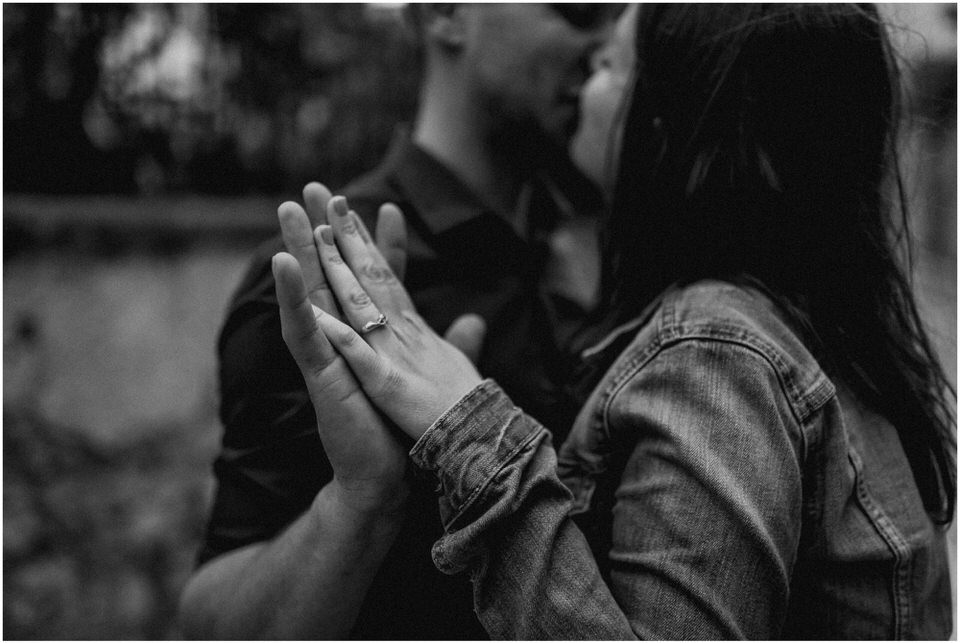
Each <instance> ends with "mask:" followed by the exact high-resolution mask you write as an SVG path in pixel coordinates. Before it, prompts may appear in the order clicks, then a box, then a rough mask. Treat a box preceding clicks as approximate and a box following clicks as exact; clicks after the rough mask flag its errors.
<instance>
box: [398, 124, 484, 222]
mask: <svg viewBox="0 0 960 643" xmlns="http://www.w3.org/2000/svg"><path fill="white" fill-rule="evenodd" d="M385 164H386V166H387V168H388V172H390V174H391V176H392V178H393V179H394V180H395V181H397V182H398V183H399V187H400V188H401V192H402V193H403V194H404V195H405V196H406V197H407V198H408V199H409V200H410V204H411V205H412V206H413V207H414V209H415V210H416V212H417V214H418V215H419V218H420V220H421V221H422V222H423V223H424V224H425V225H426V227H427V229H428V230H429V231H430V232H431V233H432V234H435V235H439V234H442V233H444V232H447V231H448V230H450V229H452V228H455V227H457V226H459V225H461V224H463V223H466V222H467V221H470V220H471V219H475V218H477V217H479V216H481V215H483V214H485V213H490V214H495V213H493V212H492V211H490V209H489V208H487V207H486V206H485V205H484V204H483V203H481V201H480V199H478V198H477V196H476V194H474V192H473V191H472V190H471V189H470V188H468V187H467V186H466V185H464V184H463V182H462V181H461V180H460V179H459V178H458V177H457V176H456V175H455V174H454V173H453V172H452V171H450V169H449V168H447V166H446V165H444V164H443V163H441V162H440V161H439V160H437V158H436V157H434V156H433V155H432V154H430V153H429V152H427V151H426V150H424V149H423V148H422V147H420V146H419V145H417V144H416V143H414V142H413V140H412V138H411V137H410V133H409V130H408V129H407V128H405V127H404V128H401V129H400V130H399V131H398V132H397V134H396V135H395V136H394V138H393V141H392V142H391V144H390V150H389V152H388V153H387V159H386V163H385Z"/></svg>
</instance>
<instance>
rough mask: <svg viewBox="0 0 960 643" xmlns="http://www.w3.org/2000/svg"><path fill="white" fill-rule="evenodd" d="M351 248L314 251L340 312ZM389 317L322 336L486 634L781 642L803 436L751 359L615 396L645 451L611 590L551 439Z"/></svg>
mask: <svg viewBox="0 0 960 643" xmlns="http://www.w3.org/2000/svg"><path fill="white" fill-rule="evenodd" d="M337 241H338V243H339V241H340V238H339V236H338V237H337ZM348 244H349V241H348V240H347V241H346V242H345V243H344V256H345V257H346V262H344V261H343V259H341V257H340V255H339V254H338V251H337V248H336V246H335V245H334V244H333V241H332V239H328V241H327V243H326V245H322V246H320V247H319V251H320V258H321V263H322V264H323V265H324V268H325V269H326V268H327V267H328V265H329V267H330V268H331V273H329V274H331V285H332V287H333V290H334V291H335V292H336V293H337V296H338V298H339V300H340V301H342V302H343V301H347V300H348V299H349V293H353V292H356V291H357V288H358V284H357V282H356V281H355V280H353V281H351V279H350V275H349V274H341V276H339V277H337V278H336V279H334V278H333V274H334V273H336V272H338V271H339V272H340V273H343V271H344V268H343V265H344V263H346V264H347V265H348V266H350V267H354V266H356V265H362V264H363V262H364V261H367V260H369V258H357V257H353V258H351V256H352V255H353V254H354V252H355V250H351V251H349V253H348V251H347V248H348ZM348 272H349V271H348ZM370 297H371V299H372V300H373V302H374V303H376V302H378V301H384V302H386V300H385V299H383V298H380V297H377V296H376V293H371V295H370ZM384 305H385V306H387V305H389V304H388V303H384ZM391 319H392V320H395V321H391V323H390V325H389V326H387V327H384V328H383V329H378V330H377V331H376V334H375V335H373V336H370V335H367V336H365V339H366V341H364V340H363V339H361V338H360V337H359V336H358V335H357V334H356V332H354V331H353V330H352V329H351V328H350V327H349V326H347V325H346V324H343V323H341V322H338V321H337V320H334V319H332V318H330V317H329V316H328V317H325V318H321V319H318V322H319V325H320V326H321V328H322V331H323V333H324V334H325V336H326V337H329V338H330V341H331V342H332V343H333V344H334V345H335V346H336V348H337V350H338V351H339V352H340V353H341V354H342V355H343V356H344V357H345V358H346V359H347V361H349V362H350V364H351V367H352V368H353V370H354V372H355V373H356V375H357V378H358V379H359V381H360V383H361V384H362V386H363V388H364V390H365V392H366V393H367V395H369V396H370V398H371V399H372V400H373V401H374V402H375V403H376V404H377V405H378V406H379V407H380V408H381V409H382V410H383V411H384V412H385V413H386V414H387V415H388V416H389V417H391V419H393V420H394V421H395V422H396V423H397V425H398V426H399V427H401V428H402V429H403V430H404V431H405V432H407V433H408V434H409V435H410V436H411V437H413V438H415V439H418V442H417V444H416V446H415V447H414V449H413V451H412V452H411V457H412V458H413V459H414V461H415V462H416V463H418V464H419V465H420V466H421V467H423V468H426V469H430V470H433V471H435V472H436V473H437V475H438V477H439V478H440V481H441V485H442V488H443V494H444V497H443V500H442V502H441V514H442V516H443V520H444V525H445V531H446V534H445V536H444V537H443V538H442V539H441V540H440V541H438V542H437V543H436V545H435V547H434V560H435V562H436V564H437V566H438V567H439V568H440V569H441V570H444V571H448V572H451V573H452V572H455V571H459V570H461V569H464V568H467V567H469V568H470V569H471V571H472V577H473V580H474V588H475V598H476V608H477V611H478V614H479V616H480V619H481V621H482V622H483V624H484V626H485V627H486V628H487V630H488V632H489V633H490V634H491V635H492V636H494V637H504V638H556V637H560V638H630V637H635V636H639V637H648V636H649V637H653V638H668V639H671V638H685V637H708V638H709V637H714V638H730V637H743V636H750V637H759V638H770V637H773V636H776V635H777V633H778V632H779V628H780V625H781V623H782V620H783V618H784V614H785V610H786V604H787V596H788V588H789V578H790V575H791V573H792V566H793V562H794V558H795V552H796V548H797V543H798V538H799V532H800V495H801V493H800V489H801V484H800V468H799V458H798V455H797V453H796V450H795V447H794V439H795V438H796V437H797V436H798V435H799V428H798V426H797V423H796V419H795V416H794V415H793V414H792V411H791V409H790V406H789V403H788V402H787V399H786V396H785V394H784V392H783V390H782V387H781V383H780V381H779V377H778V374H777V371H776V370H775V369H774V367H773V366H772V365H771V364H769V363H768V362H767V361H766V360H765V358H763V357H762V356H761V355H760V354H759V353H757V352H756V351H754V350H753V349H752V348H750V347H749V346H747V345H745V344H743V345H741V344H735V343H729V342H721V341H700V340H686V341H682V342H677V343H676V344H675V345H673V346H669V347H667V348H661V350H660V351H659V352H658V353H657V355H656V356H655V358H654V359H652V360H651V363H649V364H646V365H645V366H644V368H639V369H638V370H637V371H635V372H634V373H633V375H632V377H631V378H630V379H629V380H628V382H627V384H628V385H627V386H625V387H623V388H621V389H620V390H619V392H618V393H617V396H616V403H615V404H612V405H611V409H610V413H612V414H613V416H612V417H611V418H610V422H611V424H612V425H614V426H615V427H616V430H617V433H618V434H619V437H620V438H626V440H627V442H626V443H627V444H635V447H634V448H633V452H632V454H631V457H630V460H629V462H628V464H627V468H626V469H625V470H624V472H623V476H622V478H621V480H620V486H619V491H618V500H619V503H618V505H617V508H616V510H615V512H614V514H615V519H614V524H613V530H614V533H613V547H612V549H611V551H610V561H611V568H612V571H611V575H610V581H609V583H607V582H605V579H604V578H602V577H601V574H600V572H599V570H598V568H597V565H596V562H595V561H594V559H593V557H592V554H591V551H590V549H589V547H588V545H587V543H586V541H585V539H584V537H583V535H582V533H580V531H579V530H578V528H577V527H576V525H575V524H574V523H573V521H572V520H571V519H569V518H568V516H567V514H568V511H569V510H570V508H571V501H570V497H569V495H568V493H567V491H566V489H565V488H564V487H563V485H562V484H561V482H560V481H559V479H558V478H557V475H556V460H555V455H554V453H553V449H552V447H551V446H550V445H549V438H548V433H547V432H546V430H545V429H543V428H542V427H540V426H539V425H538V424H537V423H536V422H535V421H534V420H532V419H530V418H529V417H527V416H525V415H523V414H522V412H521V411H520V410H519V409H516V408H515V407H513V405H512V403H510V401H509V400H508V399H507V398H506V397H505V396H504V395H503V394H502V393H501V392H500V391H499V389H497V388H496V387H495V385H492V383H486V384H482V385H479V386H477V385H476V381H477V380H478V378H479V376H478V375H477V374H476V373H475V372H471V371H470V370H469V369H468V368H466V367H465V366H464V365H463V363H462V362H463V360H462V356H461V357H458V356H457V355H456V352H455V351H453V350H452V349H451V347H450V346H449V345H446V344H444V343H443V342H442V341H440V339H439V338H438V337H436V335H435V334H433V333H432V332H431V331H430V330H429V328H427V327H426V325H425V324H423V323H422V321H421V320H419V319H418V318H417V316H416V315H415V314H414V313H412V312H411V311H409V310H406V311H403V310H400V311H394V312H393V313H392V315H391ZM293 352H294V355H295V356H296V355H297V353H296V351H293ZM471 381H472V382H473V385H472V386H467V384H469V383H471ZM465 386H466V387H467V388H466V390H465V389H464V387H465ZM438 418H439V420H438Z"/></svg>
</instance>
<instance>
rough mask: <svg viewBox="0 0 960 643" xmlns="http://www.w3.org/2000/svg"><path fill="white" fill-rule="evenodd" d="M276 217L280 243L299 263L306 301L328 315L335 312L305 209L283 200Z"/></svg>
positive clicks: (332, 298) (335, 304) (333, 300)
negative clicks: (308, 300) (278, 222)
mask: <svg viewBox="0 0 960 643" xmlns="http://www.w3.org/2000/svg"><path fill="white" fill-rule="evenodd" d="M277 218H278V219H279V220H280V232H281V234H282V236H283V245H285V246H286V248H287V252H289V253H290V254H291V255H293V258H294V259H296V260H297V263H298V264H299V269H300V271H301V272H302V275H303V282H304V284H305V285H306V289H307V295H308V296H309V298H310V301H311V302H313V304H314V305H315V306H319V307H320V308H322V309H323V310H325V311H326V312H328V313H330V314H331V315H336V314H337V302H336V299H334V297H333V293H331V292H330V287H329V286H328V285H327V280H326V279H325V278H324V274H323V269H322V268H321V267H320V257H319V256H318V255H317V247H316V244H315V243H314V240H313V227H312V226H311V225H310V220H309V218H308V217H307V213H306V212H305V211H304V209H303V208H301V207H300V204H298V203H295V202H293V201H287V202H285V203H281V204H280V207H279V208H277Z"/></svg>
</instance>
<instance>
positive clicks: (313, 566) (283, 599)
mask: <svg viewBox="0 0 960 643" xmlns="http://www.w3.org/2000/svg"><path fill="white" fill-rule="evenodd" d="M401 514H402V498H400V499H398V502H397V507H396V508H394V510H393V511H387V510H384V509H377V510H371V511H363V510H358V509H357V508H356V504H355V502H354V500H353V499H351V498H350V492H349V491H346V490H344V489H343V487H342V486H341V485H340V484H338V483H337V482H336V481H333V482H331V483H329V484H327V485H326V486H324V487H323V488H322V489H321V490H320V493H319V494H317V496H316V499H315V500H314V502H313V505H312V506H311V507H310V509H308V510H307V512H306V513H304V514H303V515H302V516H301V517H300V518H298V519H297V520H296V521H295V522H294V523H293V524H291V525H290V527H288V528H287V529H286V530H285V531H283V532H282V533H281V534H280V535H279V536H277V537H276V538H274V539H273V540H271V541H268V542H262V543H256V544H253V545H249V546H247V547H244V548H241V549H237V550H233V551H231V552H228V553H226V554H223V555H221V556H219V557H217V558H214V559H213V560H211V561H209V562H208V563H206V564H205V565H203V566H202V567H201V568H200V569H199V570H197V572H196V573H194V575H193V576H192V577H191V579H190V582H189V583H188V585H187V587H186V589H185V590H184V593H183V596H182V598H181V614H182V622H183V628H184V632H185V633H186V634H187V636H188V637H189V638H198V639H236V638H245V639H304V638H317V637H320V638H331V639H343V638H347V637H348V635H349V632H350V629H351V628H352V627H353V624H354V621H355V620H356V616H357V613H358V612H359V610H360V606H361V604H362V603H363V599H364V597H365V596H366V592H367V589H368V588H369V586H370V583H371V582H372V581H373V578H374V576H375V575H376V572H377V570H378V569H379V567H380V564H381V563H382V561H383V558H384V557H385V556H386V554H387V552H388V551H389V548H390V545H391V544H392V543H393V539H394V537H395V536H396V533H397V531H398V530H399V528H400V524H401V521H402V515H401Z"/></svg>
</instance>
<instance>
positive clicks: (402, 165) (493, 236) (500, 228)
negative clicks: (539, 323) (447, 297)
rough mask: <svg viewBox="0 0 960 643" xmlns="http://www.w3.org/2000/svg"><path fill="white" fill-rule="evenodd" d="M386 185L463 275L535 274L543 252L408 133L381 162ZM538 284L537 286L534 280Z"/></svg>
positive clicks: (403, 132) (396, 138) (399, 136)
mask: <svg viewBox="0 0 960 643" xmlns="http://www.w3.org/2000/svg"><path fill="white" fill-rule="evenodd" d="M384 167H385V169H386V172H387V176H388V180H389V181H392V182H393V183H394V188H395V189H396V190H397V192H398V193H400V194H402V195H403V196H404V198H405V199H406V200H407V201H408V202H409V203H410V205H411V206H412V208H413V210H414V213H407V214H408V216H409V215H410V214H414V215H415V216H416V217H417V219H418V221H416V222H413V221H410V222H409V223H410V224H411V225H414V226H416V227H418V228H419V229H420V230H421V232H424V231H425V232H427V233H428V234H429V236H430V237H431V239H429V240H427V242H428V243H429V244H430V246H431V247H432V248H433V250H434V251H435V252H437V253H438V254H439V255H440V256H442V257H444V258H445V259H447V260H449V263H450V267H451V269H453V270H455V271H457V272H458V273H463V274H474V275H477V276H498V275H503V274H517V273H523V274H529V275H530V276H531V277H534V276H536V275H538V274H539V270H540V267H541V266H542V263H543V260H544V252H543V251H542V250H541V249H539V246H538V244H535V243H531V242H528V241H527V240H525V239H523V238H522V237H520V235H518V234H517V233H516V231H515V230H514V229H513V228H512V227H511V226H510V224H509V223H508V222H507V220H506V218H505V217H503V216H501V215H499V214H497V213H496V212H494V211H493V210H492V209H490V208H489V207H487V206H486V205H485V204H483V203H482V202H481V201H480V199H479V198H478V197H477V195H476V194H475V193H474V192H473V191H472V190H471V189H470V188H468V187H467V186H466V185H465V184H464V183H463V182H462V181H461V180H460V179H459V178H458V177H457V176H456V175H455V174H454V173H453V172H452V171H451V170H450V169H449V168H447V167H446V166H445V165H444V164H443V163H441V162H440V161H439V160H438V159H437V158H435V157H434V156H432V155H431V154H430V153H429V152H427V151H426V150H424V149H423V148H421V147H420V146H418V145H417V144H416V143H414V142H413V140H412V139H411V137H410V135H409V131H408V130H407V128H402V129H401V130H400V131H398V133H397V134H396V135H395V136H394V139H393V141H392V143H391V145H390V149H389V151H388V153H387V155H386V159H385V161H384ZM535 281H536V280H535Z"/></svg>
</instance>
